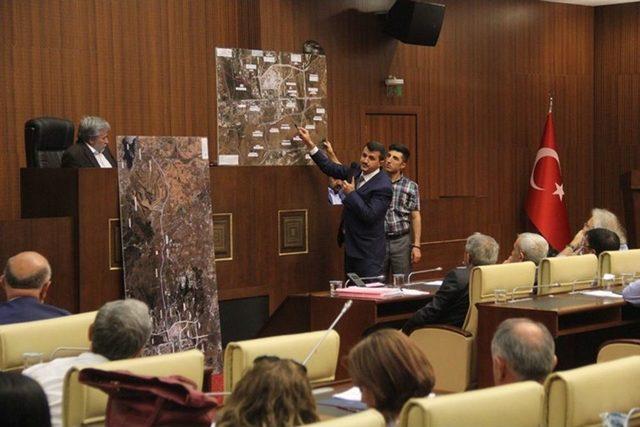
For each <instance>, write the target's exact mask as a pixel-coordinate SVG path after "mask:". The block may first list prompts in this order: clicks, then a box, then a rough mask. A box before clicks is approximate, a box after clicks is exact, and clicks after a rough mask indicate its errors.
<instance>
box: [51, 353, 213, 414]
mask: <svg viewBox="0 0 640 427" xmlns="http://www.w3.org/2000/svg"><path fill="white" fill-rule="evenodd" d="M93 368H97V369H104V370H108V371H115V370H126V371H130V372H132V373H134V374H139V375H150V376H167V375H182V376H183V377H187V378H189V379H191V380H192V381H194V382H195V383H196V384H197V386H198V390H202V381H203V376H204V355H203V354H202V353H201V352H200V351H198V350H190V351H185V352H182V353H174V354H164V355H161V356H151V357H140V358H136V359H125V360H117V361H114V362H107V363H103V364H101V365H96V366H93ZM81 369H82V368H73V369H71V370H70V371H69V372H68V373H67V375H66V376H65V379H64V387H63V394H62V425H63V426H65V427H77V426H92V425H102V424H104V417H105V409H106V406H107V399H108V396H107V395H106V394H105V393H103V392H102V391H100V390H98V389H96V388H93V387H89V386H86V385H84V384H80V383H79V382H78V374H79V373H80V370H81Z"/></svg>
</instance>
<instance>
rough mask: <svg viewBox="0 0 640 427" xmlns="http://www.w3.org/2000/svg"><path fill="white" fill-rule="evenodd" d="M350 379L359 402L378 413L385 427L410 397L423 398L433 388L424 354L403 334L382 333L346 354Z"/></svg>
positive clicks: (396, 416)
mask: <svg viewBox="0 0 640 427" xmlns="http://www.w3.org/2000/svg"><path fill="white" fill-rule="evenodd" d="M349 375H350V376H351V379H352V380H353V384H354V385H355V386H357V387H359V388H360V391H361V392H362V401H363V402H364V403H366V404H367V406H369V407H370V408H375V409H376V410H378V411H380V412H381V413H382V414H383V415H384V417H385V419H386V421H387V425H388V426H394V425H396V423H397V418H398V415H399V414H400V410H401V409H402V407H403V406H404V404H405V403H406V402H407V400H409V399H411V398H413V397H426V396H428V395H429V393H431V389H432V388H433V385H434V384H435V377H434V374H433V368H432V367H431V364H430V363H429V361H428V360H427V358H426V356H425V355H424V353H423V352H422V351H421V350H420V349H419V348H418V347H417V346H416V344H415V343H414V342H413V341H411V340H410V339H409V338H408V337H407V336H406V335H404V334H403V333H402V332H400V331H397V330H395V329H381V330H378V331H376V332H373V333H372V334H371V335H369V336H367V337H366V338H364V339H363V340H362V341H360V342H359V343H358V344H357V345H356V346H355V347H353V349H351V351H350V352H349Z"/></svg>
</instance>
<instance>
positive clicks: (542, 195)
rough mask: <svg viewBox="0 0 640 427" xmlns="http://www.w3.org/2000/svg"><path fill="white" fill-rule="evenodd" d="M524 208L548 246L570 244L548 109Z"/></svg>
mask: <svg viewBox="0 0 640 427" xmlns="http://www.w3.org/2000/svg"><path fill="white" fill-rule="evenodd" d="M525 210H526V212H527V215H528V216H529V219H530V220H531V222H532V223H533V225H535V226H536V228H537V229H538V231H539V232H540V234H542V236H543V237H544V238H545V239H547V242H549V245H551V246H552V247H553V248H555V249H556V250H557V251H561V250H562V249H564V248H565V246H566V245H567V244H569V242H570V241H571V232H570V230H569V219H568V217H567V207H566V206H565V204H564V188H563V183H562V173H561V172H560V157H559V156H558V150H557V147H556V135H555V131H554V129H553V116H552V115H551V110H549V113H548V114H547V121H546V123H545V125H544V133H543V134H542V142H541V143H540V148H539V149H538V153H537V154H536V159H535V161H534V162H533V170H532V171H531V178H530V179H529V194H528V195H527V201H526V204H525Z"/></svg>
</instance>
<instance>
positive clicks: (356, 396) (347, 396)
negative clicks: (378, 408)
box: [333, 387, 362, 402]
mask: <svg viewBox="0 0 640 427" xmlns="http://www.w3.org/2000/svg"><path fill="white" fill-rule="evenodd" d="M333 397H336V398H338V399H344V400H355V401H358V402H359V401H361V400H362V392H361V391H360V389H359V388H358V387H351V388H350V389H349V390H347V391H343V392H342V393H338V394H334V395H333Z"/></svg>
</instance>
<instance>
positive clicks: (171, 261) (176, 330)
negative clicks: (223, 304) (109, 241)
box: [117, 136, 222, 372]
mask: <svg viewBox="0 0 640 427" xmlns="http://www.w3.org/2000/svg"><path fill="white" fill-rule="evenodd" d="M208 157H209V156H208V145H207V138H199V137H153V136H118V138H117V158H118V180H119V184H120V224H121V225H120V227H121V231H122V253H123V265H124V286H125V295H126V297H127V298H136V299H139V300H141V301H144V302H145V303H147V305H148V306H149V308H150V310H151V314H152V318H153V332H152V334H151V339H150V340H149V343H148V345H147V347H146V348H145V350H144V354H145V355H154V354H164V353H173V352H178V351H183V350H188V349H193V348H197V349H200V350H201V351H203V352H204V354H205V360H206V363H207V365H208V366H211V367H213V370H214V372H221V367H222V365H221V351H222V348H221V340H220V315H219V310H218V289H217V282H216V271H215V264H214V260H215V258H214V248H213V215H212V206H211V197H210V184H209V159H208Z"/></svg>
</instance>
